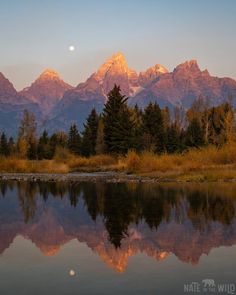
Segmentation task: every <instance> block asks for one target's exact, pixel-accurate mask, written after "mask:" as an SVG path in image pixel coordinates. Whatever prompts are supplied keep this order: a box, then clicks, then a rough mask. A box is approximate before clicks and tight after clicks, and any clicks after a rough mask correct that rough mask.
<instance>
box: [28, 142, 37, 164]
mask: <svg viewBox="0 0 236 295" xmlns="http://www.w3.org/2000/svg"><path fill="white" fill-rule="evenodd" d="M27 158H28V159H30V160H36V159H37V141H36V138H30V139H29V142H28V150H27Z"/></svg>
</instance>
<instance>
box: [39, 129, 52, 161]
mask: <svg viewBox="0 0 236 295" xmlns="http://www.w3.org/2000/svg"><path fill="white" fill-rule="evenodd" d="M37 153H38V159H39V160H42V159H51V158H52V155H51V150H50V144H49V137H48V133H47V131H46V130H44V131H43V134H42V135H41V136H40V138H39V142H38V148H37Z"/></svg>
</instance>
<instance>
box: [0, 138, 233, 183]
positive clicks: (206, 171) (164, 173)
mask: <svg viewBox="0 0 236 295" xmlns="http://www.w3.org/2000/svg"><path fill="white" fill-rule="evenodd" d="M94 171H118V172H127V173H133V174H138V175H141V176H149V177H155V178H158V179H160V180H165V179H173V180H182V181H218V180H232V179H236V144H235V143H231V144H227V145H225V146H223V147H222V148H220V149H218V148H216V147H214V146H209V147H205V148H202V149H192V150H190V151H188V152H186V153H184V154H173V155H166V154H164V155H161V156H159V155H155V154H153V153H150V152H144V153H141V154H137V153H136V152H134V151H130V152H128V154H127V155H126V156H116V157H114V156H110V155H98V156H92V157H90V158H85V157H75V156H73V155H71V154H69V153H68V152H66V151H65V152H63V153H61V154H58V155H56V157H55V158H54V159H53V160H42V161H29V160H24V159H18V158H16V157H11V158H1V159H0V172H12V173H18V172H19V173H36V172H38V173H68V172H94Z"/></svg>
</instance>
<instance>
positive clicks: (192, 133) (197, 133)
mask: <svg viewBox="0 0 236 295" xmlns="http://www.w3.org/2000/svg"><path fill="white" fill-rule="evenodd" d="M185 142H186V146H187V147H200V146H202V145H203V144H204V132H203V129H202V127H201V124H200V122H199V120H198V119H197V118H193V119H192V121H191V122H190V124H189V126H188V128H187V130H186V139H185Z"/></svg>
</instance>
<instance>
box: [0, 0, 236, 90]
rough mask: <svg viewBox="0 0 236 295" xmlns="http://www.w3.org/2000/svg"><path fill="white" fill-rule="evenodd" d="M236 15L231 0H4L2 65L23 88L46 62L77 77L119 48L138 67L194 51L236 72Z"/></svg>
mask: <svg viewBox="0 0 236 295" xmlns="http://www.w3.org/2000/svg"><path fill="white" fill-rule="evenodd" d="M235 15H236V1H234V0H227V1H218V0H215V1H213V0H207V1H200V0H199V1H187V0H186V1H185V0H179V1H174V0H172V1H164V0H163V1H158V0H156V1H155V0H153V1H152V0H146V1H145V0H143V1H141V0H136V1H135V0H126V1H125V0H119V1H112V0H110V1H105V0H101V1H91V0H88V1H79V0H50V1H47V0H41V1H36V0H21V1H18V0H11V1H9V0H1V9H0V34H1V59H0V72H3V73H4V74H5V75H6V76H7V77H8V78H9V79H10V80H11V81H12V82H13V83H14V85H15V86H16V88H17V89H18V90H21V89H22V88H24V87H25V86H27V85H29V84H30V83H31V82H32V81H33V80H35V78H36V77H37V76H38V75H39V73H40V72H42V71H43V70H44V69H45V68H54V69H55V70H57V71H59V72H60V73H61V76H62V78H63V79H64V80H65V81H66V82H68V83H70V84H72V85H77V84H78V83H79V82H81V81H84V80H85V79H86V78H87V77H88V76H89V75H90V74H91V73H92V72H94V71H96V70H97V68H98V67H99V66H100V65H101V64H102V63H103V61H104V60H105V59H106V58H107V57H108V56H110V55H112V53H114V52H117V51H122V52H123V53H124V54H125V55H126V58H127V61H128V64H129V65H130V66H131V68H133V69H135V70H137V71H142V70H144V69H146V68H148V67H150V66H152V65H154V64H156V63H160V64H162V65H164V66H165V67H167V68H168V69H169V70H172V69H173V68H174V66H175V65H177V64H179V63H181V62H183V61H185V60H189V59H193V58H194V59H197V60H198V63H199V65H200V67H202V68H205V67H207V68H208V70H209V72H210V73H211V74H212V75H216V76H219V77H223V76H230V77H232V78H234V79H236V67H235V65H236V55H235V52H236V40H235V38H234V35H235V27H236V18H235ZM70 46H74V47H75V50H74V51H70V50H69V47H70Z"/></svg>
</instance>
